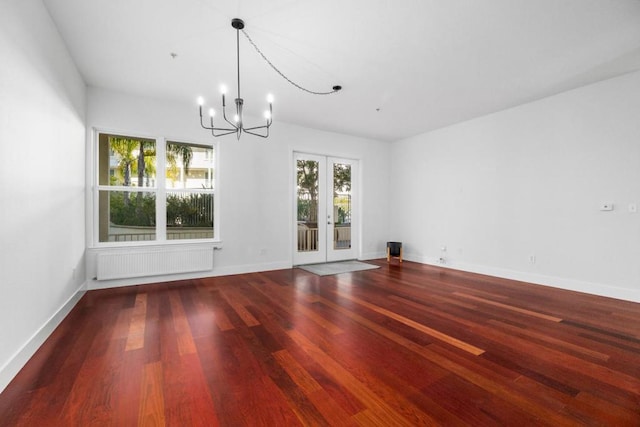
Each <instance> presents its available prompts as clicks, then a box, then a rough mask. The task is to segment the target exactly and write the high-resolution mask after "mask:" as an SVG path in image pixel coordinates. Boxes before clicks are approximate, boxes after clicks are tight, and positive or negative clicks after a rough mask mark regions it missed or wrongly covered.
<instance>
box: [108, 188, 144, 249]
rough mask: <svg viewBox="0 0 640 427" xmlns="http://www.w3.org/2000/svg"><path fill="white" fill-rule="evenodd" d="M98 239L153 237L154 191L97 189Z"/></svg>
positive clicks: (131, 240)
mask: <svg viewBox="0 0 640 427" xmlns="http://www.w3.org/2000/svg"><path fill="white" fill-rule="evenodd" d="M98 197H99V201H98V204H99V215H98V216H99V218H98V220H99V223H100V227H99V230H100V233H99V234H100V239H99V240H100V241H101V242H136V241H144V240H155V239H156V196H155V193H147V192H131V191H107V190H101V191H100V192H99V195H98Z"/></svg>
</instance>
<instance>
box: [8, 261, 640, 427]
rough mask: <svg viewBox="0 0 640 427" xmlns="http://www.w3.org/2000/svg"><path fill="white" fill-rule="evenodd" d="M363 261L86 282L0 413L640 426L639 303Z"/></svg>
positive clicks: (71, 421)
mask: <svg viewBox="0 0 640 427" xmlns="http://www.w3.org/2000/svg"><path fill="white" fill-rule="evenodd" d="M375 263H377V264H379V265H380V266H381V268H379V269H377V270H369V271H364V272H357V273H350V274H341V275H337V276H324V277H319V276H315V275H313V274H311V273H307V272H305V271H302V270H298V269H293V270H281V271H272V272H265V273H255V274H244V275H238V276H227V277H219V278H209V279H200V280H190V281H182V282H171V283H163V284H155V285H146V286H136V287H128V288H118V289H110V290H100V291H90V292H88V293H87V294H86V295H85V296H84V297H83V298H82V300H81V301H80V302H79V303H78V305H77V306H76V307H75V308H74V309H73V311H72V312H71V313H70V315H69V316H68V317H67V318H66V319H65V320H64V321H63V323H62V324H61V325H60V327H59V328H58V329H57V330H56V331H55V332H54V333H53V334H52V336H51V337H50V338H49V339H48V340H47V341H46V343H45V344H44V345H43V346H42V347H41V348H40V350H39V351H38V352H37V353H36V355H35V356H34V357H33V358H32V359H31V361H29V363H28V364H27V365H26V366H25V368H24V369H23V370H22V371H21V372H20V373H19V374H18V376H17V377H16V378H15V379H14V381H13V382H12V383H11V384H10V385H9V386H8V387H7V388H6V389H5V391H4V392H3V393H2V394H1V395H0V425H1V426H89V425H113V426H130V425H154V426H155V425H168V426H192V425H193V426H215V425H223V426H243V425H264V426H288V425H336V426H337V425H350V426H355V425H380V426H395V425H399V426H400V425H407V426H416V425H447V426H457V425H472V426H482V425H518V426H525V425H526V426H528V425H550V426H564V425H606V426H639V425H640V304H636V303H631V302H625V301H619V300H614V299H608V298H602V297H596V296H591V295H586V294H580V293H575V292H569V291H563V290H558V289H553V288H548V287H543V286H535V285H530V284H525V283H520V282H514V281H509V280H504V279H496V278H491V277H487V276H480V275H474V274H470V273H461V272H455V271H450V270H443V269H439V268H437V267H431V266H425V265H420V264H415V263H411V262H404V263H403V264H402V265H398V264H397V263H392V264H391V265H389V264H387V262H386V260H380V261H375Z"/></svg>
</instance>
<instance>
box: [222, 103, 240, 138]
mask: <svg viewBox="0 0 640 427" xmlns="http://www.w3.org/2000/svg"><path fill="white" fill-rule="evenodd" d="M222 118H223V119H224V121H225V122H227V123H229V124H230V125H231V127H233V128H234V129H235V130H236V132H237V131H238V126H237V125H235V124H234V123H232V122H231V121H230V120H229V119H227V108H226V107H225V106H224V105H223V106H222Z"/></svg>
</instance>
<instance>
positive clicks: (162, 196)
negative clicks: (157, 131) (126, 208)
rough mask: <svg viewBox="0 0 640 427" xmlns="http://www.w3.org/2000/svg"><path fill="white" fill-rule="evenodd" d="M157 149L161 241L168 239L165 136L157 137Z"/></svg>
mask: <svg viewBox="0 0 640 427" xmlns="http://www.w3.org/2000/svg"><path fill="white" fill-rule="evenodd" d="M156 146H157V148H156V150H157V153H158V154H157V157H156V159H157V163H156V164H157V173H156V182H157V185H158V186H157V194H156V236H157V239H158V241H159V242H165V241H166V240H167V184H166V183H167V173H166V171H167V143H166V140H165V138H163V137H160V138H157V139H156Z"/></svg>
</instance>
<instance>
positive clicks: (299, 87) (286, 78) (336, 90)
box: [238, 29, 342, 95]
mask: <svg viewBox="0 0 640 427" xmlns="http://www.w3.org/2000/svg"><path fill="white" fill-rule="evenodd" d="M238 31H242V34H244V36H245V37H246V38H247V40H249V43H251V45H252V46H253V48H254V49H255V50H256V52H258V53H259V54H260V56H262V59H264V60H265V61H266V63H267V64H269V66H270V67H271V68H273V71H275V72H276V73H278V74H279V75H280V77H282V78H283V79H285V80H286V81H288V82H289V83H290V84H291V85H293V86H295V87H297V88H298V89H300V90H302V91H304V92H307V93H310V94H312V95H331V94H333V93H336V92H339V91H340V90H341V89H342V87H341V86H334V87H333V90H331V91H329V92H316V91H313V90H309V89H307V88H304V87H302V86H300V85H299V84H298V83H296V82H294V81H293V80H291V79H290V78H289V77H287V76H285V75H284V73H283V72H282V71H280V70H279V69H278V67H276V66H275V65H273V63H272V62H271V61H269V59H268V58H267V57H266V56H265V54H264V53H262V51H261V50H260V48H259V47H258V46H257V45H256V44H255V43H254V41H253V40H252V39H251V37H249V34H247V32H246V31H245V30H244V29H241V30H238Z"/></svg>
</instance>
